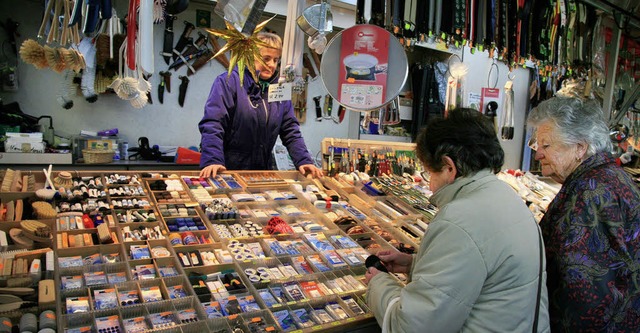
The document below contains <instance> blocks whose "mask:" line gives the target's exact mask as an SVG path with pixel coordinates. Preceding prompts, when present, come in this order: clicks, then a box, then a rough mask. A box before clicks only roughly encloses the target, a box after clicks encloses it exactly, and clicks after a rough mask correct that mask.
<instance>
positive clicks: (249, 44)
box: [205, 16, 275, 86]
mask: <svg viewBox="0 0 640 333" xmlns="http://www.w3.org/2000/svg"><path fill="white" fill-rule="evenodd" d="M274 17H275V16H274ZM271 19H273V17H272V18H270V19H268V20H266V21H264V22H262V23H260V24H258V25H257V26H256V28H255V30H254V31H253V33H252V34H251V36H245V35H244V34H242V33H241V32H240V31H238V30H237V29H236V28H235V27H234V26H233V24H231V23H229V22H227V21H226V20H225V22H224V23H225V25H226V26H227V29H205V30H206V31H207V32H208V33H210V34H212V35H214V36H216V37H221V38H223V39H224V40H226V41H227V44H225V45H224V46H223V47H222V48H220V50H218V52H216V54H214V55H213V57H211V59H213V58H215V57H217V56H219V55H221V54H223V53H225V52H227V51H231V60H230V61H229V68H228V70H227V77H229V76H230V75H231V72H232V71H233V67H235V66H236V65H238V74H239V75H240V86H242V85H243V83H244V70H245V68H248V69H249V72H250V73H251V76H252V77H253V79H254V80H255V82H258V77H257V76H256V66H255V61H256V60H257V61H259V62H260V63H261V64H262V65H263V66H267V64H266V63H265V62H264V60H262V57H261V56H260V48H262V47H268V48H273V47H272V46H271V45H269V44H267V43H265V42H263V41H261V40H260V39H258V32H260V31H261V30H262V28H264V27H265V26H266V25H267V23H268V22H269V21H271Z"/></svg>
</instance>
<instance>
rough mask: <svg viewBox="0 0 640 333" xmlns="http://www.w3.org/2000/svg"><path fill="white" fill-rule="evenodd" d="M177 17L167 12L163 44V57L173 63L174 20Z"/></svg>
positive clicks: (168, 62) (165, 60)
mask: <svg viewBox="0 0 640 333" xmlns="http://www.w3.org/2000/svg"><path fill="white" fill-rule="evenodd" d="M175 19H176V17H175V16H173V15H171V14H165V17H164V44H163V45H162V53H161V54H162V57H163V58H164V62H166V63H167V65H168V64H170V63H171V56H172V55H173V21H174V20H175Z"/></svg>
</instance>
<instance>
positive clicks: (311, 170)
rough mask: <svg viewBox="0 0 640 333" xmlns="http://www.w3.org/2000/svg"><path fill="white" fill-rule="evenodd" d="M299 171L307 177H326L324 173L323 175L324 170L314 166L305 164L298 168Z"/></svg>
mask: <svg viewBox="0 0 640 333" xmlns="http://www.w3.org/2000/svg"><path fill="white" fill-rule="evenodd" d="M298 171H300V173H301V174H303V175H305V176H308V175H311V176H313V177H314V178H320V177H322V176H324V173H322V170H320V169H319V168H317V167H316V166H315V165H313V164H303V165H301V166H300V167H299V168H298Z"/></svg>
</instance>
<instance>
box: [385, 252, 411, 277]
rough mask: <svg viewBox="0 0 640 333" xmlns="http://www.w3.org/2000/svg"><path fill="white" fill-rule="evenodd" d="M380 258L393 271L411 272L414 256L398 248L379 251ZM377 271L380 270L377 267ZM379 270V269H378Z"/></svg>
mask: <svg viewBox="0 0 640 333" xmlns="http://www.w3.org/2000/svg"><path fill="white" fill-rule="evenodd" d="M377 255H378V258H380V260H381V261H382V263H384V266H385V267H387V269H388V270H389V272H391V273H407V274H408V273H409V272H410V271H411V263H413V256H412V255H410V254H407V253H402V252H400V251H396V250H384V251H380V252H378V253H377ZM376 271H378V270H377V269H376ZM378 272H379V271H378Z"/></svg>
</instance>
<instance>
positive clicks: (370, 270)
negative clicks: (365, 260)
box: [364, 267, 382, 285]
mask: <svg viewBox="0 0 640 333" xmlns="http://www.w3.org/2000/svg"><path fill="white" fill-rule="evenodd" d="M380 273H382V272H381V271H380V270H378V269H377V268H375V267H369V268H367V272H366V273H364V283H366V284H367V285H368V284H369V281H371V279H373V277H374V276H376V275H378V274H380Z"/></svg>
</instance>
